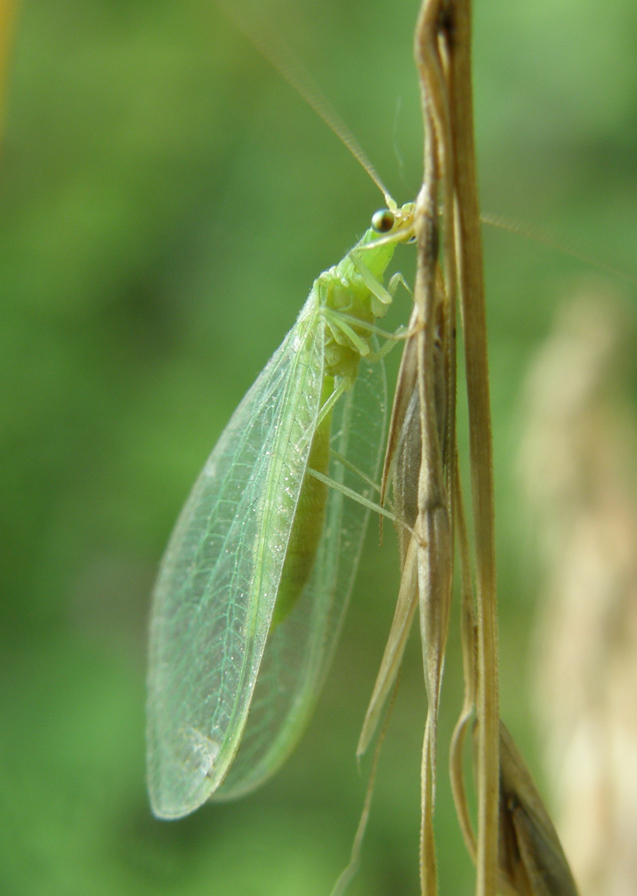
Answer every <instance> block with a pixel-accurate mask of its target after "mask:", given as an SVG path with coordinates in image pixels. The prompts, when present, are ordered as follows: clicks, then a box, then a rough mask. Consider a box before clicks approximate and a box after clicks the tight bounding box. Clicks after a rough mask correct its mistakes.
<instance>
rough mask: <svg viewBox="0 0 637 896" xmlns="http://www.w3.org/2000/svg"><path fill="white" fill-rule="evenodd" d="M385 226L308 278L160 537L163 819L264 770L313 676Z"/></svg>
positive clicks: (339, 586) (290, 729) (323, 649)
mask: <svg viewBox="0 0 637 896" xmlns="http://www.w3.org/2000/svg"><path fill="white" fill-rule="evenodd" d="M386 215H387V213H386V212H385V213H382V214H381V215H380V217H379V216H378V215H377V216H375V218H374V219H373V221H374V224H375V228H376V229H375V228H374V227H372V228H370V229H369V230H368V231H367V232H366V233H365V234H364V236H363V237H362V239H361V240H360V241H359V242H358V243H357V244H356V246H355V247H354V248H353V249H352V250H351V252H350V253H348V255H346V256H345V258H344V259H343V260H342V261H341V262H340V263H339V264H338V265H337V266H336V267H335V268H331V269H330V270H329V271H327V272H325V273H323V274H321V275H320V276H319V277H318V278H317V280H316V281H315V282H314V285H313V287H312V290H311V292H310V295H309V297H308V299H307V301H306V303H305V305H304V306H303V308H302V310H301V313H300V314H299V317H298V318H297V321H296V323H295V324H294V326H293V328H292V330H291V331H290V332H289V333H288V335H287V336H286V338H285V340H284V341H283V343H282V345H281V346H280V347H279V349H278V350H277V351H276V352H275V354H274V355H273V357H272V358H271V359H270V361H269V363H268V364H267V366H266V367H265V369H264V370H263V372H262V373H261V375H260V376H259V377H258V379H257V380H256V382H255V383H254V385H253V386H252V388H251V389H250V390H249V392H248V393H247V395H246V396H245V398H244V399H243V401H242V402H241V404H240V405H239V407H238V408H237V410H236V411H235V413H234V414H233V416H232V418H231V420H230V422H229V423H228V425H227V427H226V429H225V430H224V432H223V434H222V435H221V438H220V439H219V442H218V443H217V445H216V447H215V448H214V450H213V452H212V454H211V455H210V457H209V459H208V461H207V463H206V465H205V467H204V469H203V471H202V473H201V474H200V476H199V478H198V480H197V482H196V483H195V485H194V487H193V490H192V492H191V494H190V497H189V498H188V501H187V502H186V505H185V507H184V509H183V510H182V512H181V515H180V517H179V520H178V522H177V524H176V526H175V530H174V532H173V534H172V536H171V539H170V542H169V544H168V548H167V550H166V553H165V556H164V558H163V561H162V564H161V568H160V572H159V577H158V580H157V584H156V587H155V592H154V597H153V608H152V617H151V631H150V660H149V675H148V704H147V710H148V723H147V763H148V786H149V791H150V798H151V804H152V808H153V811H154V813H155V815H157V816H158V817H160V818H178V817H180V816H183V815H186V814H188V813H189V812H192V811H193V810H194V809H196V808H197V807H198V806H200V805H201V804H202V803H203V802H205V801H206V800H207V799H208V798H209V797H211V795H213V794H214V796H215V798H230V797H234V796H238V795H240V794H242V793H245V792H247V791H248V790H251V789H252V788H254V787H256V786H258V785H259V784H260V783H261V782H262V781H263V780H264V779H265V778H266V777H268V776H269V775H271V774H272V773H273V772H274V771H275V769H276V768H277V767H278V766H279V765H280V764H281V763H282V762H283V760H284V759H285V758H286V756H287V755H288V753H289V752H290V750H291V749H292V747H293V746H294V744H295V743H296V741H297V740H298V738H299V736H300V734H301V732H302V730H303V727H304V725H305V723H306V721H307V719H308V718H309V715H310V712H311V710H312V707H313V704H314V701H315V698H316V696H317V694H318V691H319V689H320V686H321V684H322V681H323V679H324V677H325V673H326V671H327V667H328V664H329V660H330V658H331V655H332V652H333V648H334V645H335V643H336V638H337V635H338V632H339V629H340V623H341V620H342V615H343V611H344V609H345V604H346V602H347V598H348V596H349V591H350V589H351V585H352V581H353V577H354V573H355V570H356V565H357V562H358V557H359V554H360V550H361V546H362V540H363V535H364V530H365V524H366V520H367V515H368V511H367V509H365V508H364V507H363V506H361V505H360V504H357V503H355V502H352V501H347V500H344V495H343V493H342V490H344V489H347V488H356V489H358V490H360V482H359V480H358V479H357V478H356V477H355V476H354V474H353V473H351V472H350V470H349V469H348V464H347V463H346V464H345V465H343V464H342V463H340V462H338V461H337V460H336V459H335V458H336V457H338V458H339V459H343V458H344V459H346V461H347V460H349V462H350V463H351V464H352V465H354V466H355V467H356V468H357V469H358V470H360V471H361V472H362V473H363V474H365V475H366V477H367V478H368V479H371V480H375V479H376V478H377V474H378V466H379V462H380V453H381V448H382V440H383V436H384V432H383V430H384V395H385V384H384V371H383V368H382V364H370V363H367V362H368V360H373V355H374V351H373V344H374V339H373V336H372V333H373V330H374V321H375V320H376V319H377V318H379V317H382V315H383V314H384V313H385V311H386V308H387V305H388V303H389V302H390V301H391V295H390V293H389V292H387V291H386V290H385V289H384V288H383V287H382V278H383V275H384V273H385V270H386V268H387V265H388V264H389V262H390V260H391V257H392V255H393V252H394V248H395V246H396V244H397V243H398V242H401V241H407V240H409V239H411V237H412V236H413V206H412V205H411V204H409V205H405V206H403V207H402V208H401V209H397V208H395V207H394V208H393V209H392V210H391V212H390V213H389V218H387V217H386ZM379 230H380V231H382V232H383V233H384V235H383V236H382V237H379ZM370 403H371V404H370ZM372 406H375V411H373V412H372V411H371V410H370V408H371V407H372ZM315 473H316V474H318V475H319V476H320V475H321V474H323V477H325V475H326V474H327V476H328V477H329V478H330V479H332V480H334V481H335V483H336V484H338V485H340V486H341V490H339V489H338V488H335V489H331V488H328V486H327V484H326V482H325V479H324V478H323V479H322V480H321V479H319V478H317V475H314V474H315ZM348 478H349V480H351V484H350V485H348Z"/></svg>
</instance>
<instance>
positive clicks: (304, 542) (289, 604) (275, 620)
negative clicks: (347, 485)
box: [271, 377, 333, 628]
mask: <svg viewBox="0 0 637 896" xmlns="http://www.w3.org/2000/svg"><path fill="white" fill-rule="evenodd" d="M332 384H333V380H332V378H331V377H327V378H326V382H325V384H324V388H323V395H322V396H321V404H323V402H324V401H325V400H326V399H327V397H329V395H330V394H331V392H332V388H333V385H332ZM326 393H327V394H326ZM331 428H332V413H331V411H330V413H329V414H327V415H326V417H325V419H324V420H322V421H321V423H320V425H319V426H318V427H317V428H316V432H315V433H314V438H313V440H312V445H311V447H310V455H309V458H308V468H310V469H312V470H316V471H317V472H319V473H323V475H327V468H328V464H329V460H330V433H331ZM327 490H328V486H327V485H326V484H325V483H324V482H319V480H318V479H317V478H316V477H315V476H312V475H311V473H309V472H306V474H305V477H304V479H303V485H302V486H301V494H300V495H299V502H298V504H297V507H296V512H295V514H294V522H293V524H292V532H291V533H290V541H289V543H288V550H287V553H286V555H285V562H284V564H283V571H282V573H281V583H280V585H279V592H278V594H277V599H276V604H275V606H274V614H273V616H272V624H271V628H274V627H275V626H276V625H278V624H279V623H280V622H282V621H283V620H284V619H285V617H286V616H287V615H288V613H290V612H291V611H292V610H293V608H294V606H295V604H296V602H297V601H298V599H299V598H300V596H301V592H302V591H303V588H304V587H305V585H306V583H307V580H308V579H309V577H310V573H311V572H312V567H313V566H314V561H315V559H316V552H317V550H318V546H319V542H320V540H321V535H322V534H323V526H324V524H325V508H326V505H327Z"/></svg>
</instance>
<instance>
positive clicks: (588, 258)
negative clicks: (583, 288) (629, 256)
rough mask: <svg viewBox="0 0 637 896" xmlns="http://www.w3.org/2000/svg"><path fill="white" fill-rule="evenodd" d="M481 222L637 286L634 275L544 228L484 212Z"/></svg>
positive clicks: (636, 278) (636, 279)
mask: <svg viewBox="0 0 637 896" xmlns="http://www.w3.org/2000/svg"><path fill="white" fill-rule="evenodd" d="M480 220H481V221H482V223H483V224H488V225H489V226H491V227H497V228H499V229H500V230H508V231H509V232H510V233H517V234H519V235H520V236H524V237H527V239H530V240H533V241H534V242H536V243H541V244H542V245H543V246H548V247H549V248H550V249H555V250H556V251H557V252H561V253H562V254H563V255H570V257H571V258H574V259H575V260H576V261H581V262H582V263H583V264H587V265H590V267H592V268H597V269H598V270H600V271H604V272H605V273H606V274H611V275H612V276H613V277H618V278H619V279H621V280H625V281H626V282H627V283H630V284H632V285H633V286H637V277H635V276H634V275H633V274H628V273H626V272H625V271H622V270H620V269H619V268H616V267H614V266H613V265H610V264H607V263H606V262H605V261H601V260H600V259H599V258H595V256H593V255H589V254H588V253H587V252H581V251H580V250H579V249H577V248H575V247H573V246H572V245H569V244H568V243H567V242H565V241H564V240H563V239H561V237H557V236H555V234H554V233H553V232H552V231H549V230H547V229H546V228H544V227H537V226H535V225H533V224H525V223H524V222H523V221H517V220H515V219H513V218H506V217H503V216H502V215H490V214H488V213H486V214H485V213H484V212H482V213H481V215H480Z"/></svg>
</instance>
